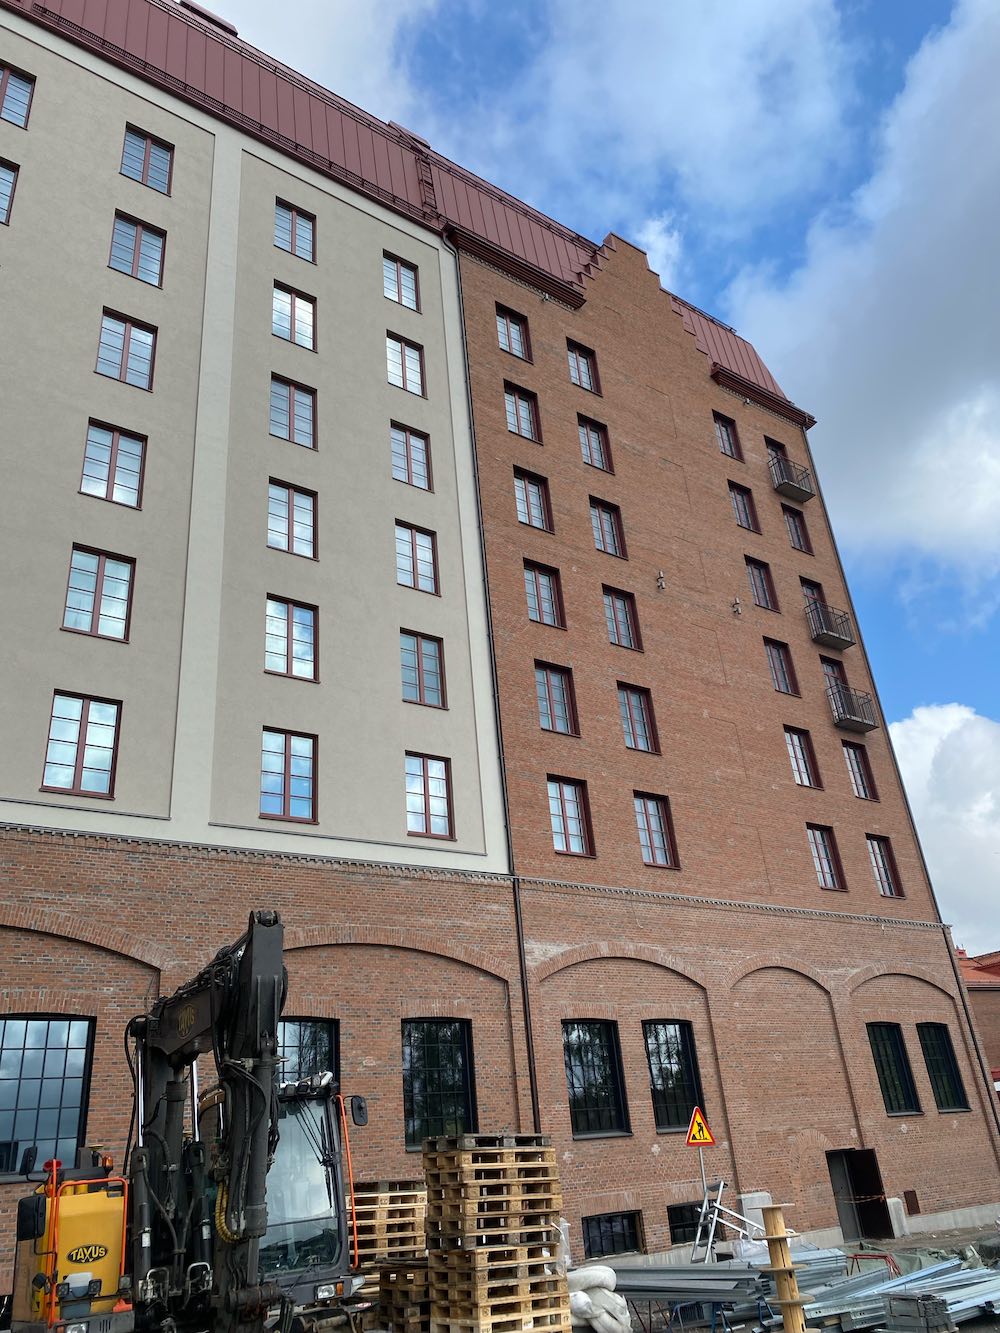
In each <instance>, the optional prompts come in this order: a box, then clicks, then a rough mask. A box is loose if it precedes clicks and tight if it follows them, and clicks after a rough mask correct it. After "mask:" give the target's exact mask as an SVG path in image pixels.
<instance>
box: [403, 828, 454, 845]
mask: <svg viewBox="0 0 1000 1333" xmlns="http://www.w3.org/2000/svg"><path fill="white" fill-rule="evenodd" d="M406 836H407V837H408V838H427V840H428V841H429V842H457V841H458V839H457V838H456V837H455V835H454V833H411V832H410V830H409V829H407V830H406Z"/></svg>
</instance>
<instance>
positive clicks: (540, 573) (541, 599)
mask: <svg viewBox="0 0 1000 1333" xmlns="http://www.w3.org/2000/svg"><path fill="white" fill-rule="evenodd" d="M524 591H525V595H526V597H527V599H528V619H529V620H534V621H536V622H537V623H538V624H540V625H555V626H556V627H557V628H559V629H562V628H564V627H565V625H566V617H565V615H564V614H563V604H562V590H561V589H560V587H559V571H558V570H557V569H548V568H547V567H546V566H545V565H533V564H531V563H529V561H527V560H526V561H525V562H524Z"/></svg>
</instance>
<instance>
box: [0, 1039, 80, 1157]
mask: <svg viewBox="0 0 1000 1333" xmlns="http://www.w3.org/2000/svg"><path fill="white" fill-rule="evenodd" d="M5 1018H6V1022H4V1023H3V1024H0V1106H3V1107H4V1108H5V1109H4V1110H3V1111H0V1125H2V1126H3V1127H2V1129H0V1171H3V1172H5V1173H7V1172H10V1173H13V1172H15V1171H16V1170H17V1169H18V1166H19V1162H20V1158H21V1155H22V1154H23V1153H24V1151H25V1149H27V1148H31V1147H35V1148H37V1150H38V1153H37V1160H38V1161H39V1162H46V1161H51V1160H52V1159H53V1158H58V1159H59V1160H60V1161H63V1162H75V1161H76V1150H77V1148H80V1147H82V1146H83V1144H84V1141H85V1139H84V1135H85V1133H86V1123H87V1103H88V1102H89V1100H90V1067H91V1060H92V1057H93V1051H94V1020H93V1019H92V1018H77V1017H75V1016H74V1017H72V1018H70V1017H68V1016H64V1015H61V1014H59V1015H57V1014H6V1015H5ZM15 1107H16V1110H15V1109H14V1108H15ZM6 1108H10V1109H9V1110H8V1109H6Z"/></svg>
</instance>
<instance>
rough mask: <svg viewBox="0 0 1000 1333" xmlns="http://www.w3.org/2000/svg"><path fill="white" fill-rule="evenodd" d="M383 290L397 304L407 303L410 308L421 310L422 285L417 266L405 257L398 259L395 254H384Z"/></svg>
mask: <svg viewBox="0 0 1000 1333" xmlns="http://www.w3.org/2000/svg"><path fill="white" fill-rule="evenodd" d="M382 292H383V294H384V295H385V296H386V298H387V299H388V300H390V301H395V302H396V303H397V305H405V306H406V308H407V309H408V310H419V309H420V287H419V284H418V281H417V270H416V267H415V266H414V265H413V264H408V263H407V262H406V260H405V259H397V258H396V256H395V255H389V254H383V256H382Z"/></svg>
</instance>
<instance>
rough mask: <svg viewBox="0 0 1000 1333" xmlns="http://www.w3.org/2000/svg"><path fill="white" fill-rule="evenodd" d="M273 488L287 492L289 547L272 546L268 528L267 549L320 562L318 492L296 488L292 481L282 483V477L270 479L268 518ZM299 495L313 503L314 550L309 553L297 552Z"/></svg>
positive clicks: (268, 482) (266, 532)
mask: <svg viewBox="0 0 1000 1333" xmlns="http://www.w3.org/2000/svg"><path fill="white" fill-rule="evenodd" d="M272 486H274V487H276V488H277V489H279V490H283V491H285V492H286V494H287V497H288V534H287V545H285V546H274V545H272V543H271V542H269V541H268V540H267V534H268V533H269V532H270V527H267V528H266V529H265V539H264V540H265V545H266V547H267V549H268V550H269V551H280V552H281V553H282V555H295V556H298V558H299V559H300V560H318V559H319V495H318V494H317V492H316V491H311V490H309V489H308V487H305V486H296V485H295V484H294V483H293V482H290V481H282V480H281V478H280V477H268V479H267V498H268V509H267V516H268V517H270V512H271V511H270V500H271V487H272ZM297 495H301V496H305V497H307V498H308V499H309V500H310V501H311V502H312V503H311V512H312V550H311V551H309V552H306V551H296V550H295V497H296V496H297Z"/></svg>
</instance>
